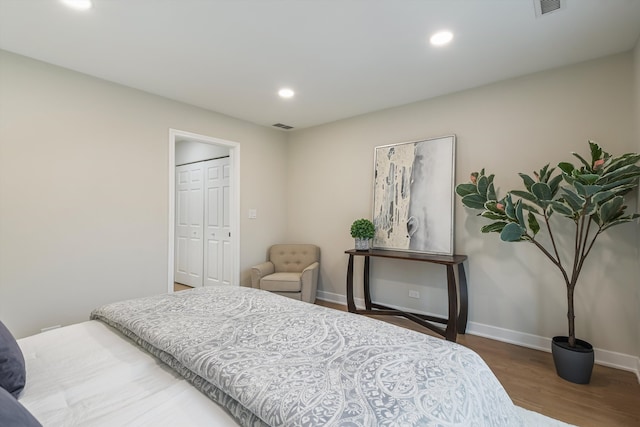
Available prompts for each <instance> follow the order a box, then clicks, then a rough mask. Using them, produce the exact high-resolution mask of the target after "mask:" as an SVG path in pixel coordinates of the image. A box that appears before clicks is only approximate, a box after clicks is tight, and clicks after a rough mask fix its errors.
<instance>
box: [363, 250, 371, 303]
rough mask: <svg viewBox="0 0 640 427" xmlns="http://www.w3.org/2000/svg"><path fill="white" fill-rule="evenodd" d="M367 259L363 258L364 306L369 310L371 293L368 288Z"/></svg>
mask: <svg viewBox="0 0 640 427" xmlns="http://www.w3.org/2000/svg"><path fill="white" fill-rule="evenodd" d="M369 258H370V257H364V305H365V307H366V308H367V310H371V291H370V288H369V267H370V265H369Z"/></svg>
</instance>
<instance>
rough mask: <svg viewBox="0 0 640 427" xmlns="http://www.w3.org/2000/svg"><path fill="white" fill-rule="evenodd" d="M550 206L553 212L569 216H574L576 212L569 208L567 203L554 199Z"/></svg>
mask: <svg viewBox="0 0 640 427" xmlns="http://www.w3.org/2000/svg"><path fill="white" fill-rule="evenodd" d="M550 206H551V207H552V208H553V210H554V211H555V212H558V213H559V214H560V215H564V216H566V217H569V218H575V217H576V214H577V212H575V211H574V210H573V209H571V206H569V204H568V203H562V202H560V201H557V200H554V201H552V202H551V203H550Z"/></svg>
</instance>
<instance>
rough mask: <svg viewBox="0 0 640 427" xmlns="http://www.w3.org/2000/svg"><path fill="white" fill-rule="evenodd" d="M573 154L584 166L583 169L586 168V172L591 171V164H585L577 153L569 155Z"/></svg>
mask: <svg viewBox="0 0 640 427" xmlns="http://www.w3.org/2000/svg"><path fill="white" fill-rule="evenodd" d="M571 154H573V155H574V156H575V157H577V158H578V159H580V161H581V162H582V164H583V165H584V167H585V168H587V170H591V163H589V162H587V161H586V160H585V159H583V158H582V156H581V155H580V154H578V153H571Z"/></svg>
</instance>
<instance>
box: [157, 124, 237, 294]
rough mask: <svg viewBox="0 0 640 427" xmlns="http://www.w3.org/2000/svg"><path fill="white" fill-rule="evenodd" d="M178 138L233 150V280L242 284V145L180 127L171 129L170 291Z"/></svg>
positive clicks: (169, 288)
mask: <svg viewBox="0 0 640 427" xmlns="http://www.w3.org/2000/svg"><path fill="white" fill-rule="evenodd" d="M178 139H189V140H191V141H196V142H201V143H204V144H211V145H218V146H224V147H227V148H228V149H229V164H230V165H231V176H230V177H229V179H230V182H229V186H230V191H229V192H230V194H229V199H230V206H229V225H230V229H231V236H232V237H233V238H232V240H231V283H232V284H233V285H235V286H238V285H239V284H240V144H239V143H237V142H233V141H228V140H225V139H220V138H214V137H211V136H206V135H199V134H196V133H192V132H186V131H182V130H178V129H171V128H170V129H169V206H168V209H169V216H168V218H169V242H168V249H169V250H168V252H169V254H168V263H167V264H168V269H167V271H168V277H167V290H168V292H169V293H173V283H174V276H175V271H174V269H175V227H176V224H175V222H176V207H175V203H176V201H175V197H176V142H177V141H178Z"/></svg>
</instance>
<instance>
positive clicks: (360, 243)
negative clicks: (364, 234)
mask: <svg viewBox="0 0 640 427" xmlns="http://www.w3.org/2000/svg"><path fill="white" fill-rule="evenodd" d="M355 241H356V251H368V250H369V249H370V248H371V239H361V238H359V237H356V238H355Z"/></svg>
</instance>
